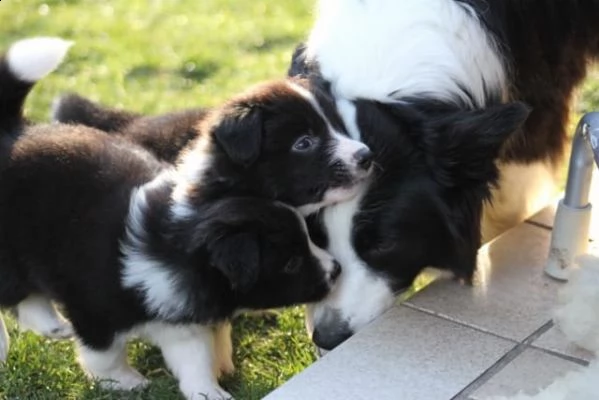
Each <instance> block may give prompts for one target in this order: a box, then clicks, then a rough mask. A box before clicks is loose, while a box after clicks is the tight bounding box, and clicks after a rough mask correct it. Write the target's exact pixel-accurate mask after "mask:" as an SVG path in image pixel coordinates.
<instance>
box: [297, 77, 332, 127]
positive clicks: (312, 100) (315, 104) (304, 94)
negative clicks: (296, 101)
mask: <svg viewBox="0 0 599 400" xmlns="http://www.w3.org/2000/svg"><path fill="white" fill-rule="evenodd" d="M287 84H288V85H289V87H290V88H291V89H293V90H294V91H295V92H296V93H297V94H299V95H300V96H301V97H302V98H303V99H304V100H306V101H307V102H308V103H310V105H311V106H312V108H313V109H314V111H316V113H317V114H318V115H319V116H320V118H322V120H323V121H324V122H325V123H326V124H327V128H328V130H329V132H331V133H333V132H335V130H334V129H333V127H332V126H331V123H330V122H329V120H328V119H327V117H326V115H325V113H324V111H323V110H322V107H320V104H318V100H316V97H314V95H313V94H312V93H310V91H309V90H308V89H306V88H303V87H301V86H300V85H298V84H297V83H295V82H291V81H287Z"/></svg>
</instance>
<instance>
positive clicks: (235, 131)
mask: <svg viewBox="0 0 599 400" xmlns="http://www.w3.org/2000/svg"><path fill="white" fill-rule="evenodd" d="M263 117H264V116H263V111H262V110H261V109H260V108H258V107H250V106H233V107H231V108H230V109H228V110H226V111H225V112H224V113H223V115H222V116H221V119H220V122H219V123H218V125H217V126H216V127H215V128H214V137H215V139H216V141H217V143H218V144H219V145H220V146H222V148H223V150H224V151H225V153H227V155H228V156H229V158H230V159H231V160H232V161H233V162H234V163H235V164H238V165H242V166H244V167H248V166H250V165H251V164H253V163H254V161H256V159H257V158H258V156H259V155H260V147H261V145H262V132H263V129H264V121H263V119H264V118H263Z"/></svg>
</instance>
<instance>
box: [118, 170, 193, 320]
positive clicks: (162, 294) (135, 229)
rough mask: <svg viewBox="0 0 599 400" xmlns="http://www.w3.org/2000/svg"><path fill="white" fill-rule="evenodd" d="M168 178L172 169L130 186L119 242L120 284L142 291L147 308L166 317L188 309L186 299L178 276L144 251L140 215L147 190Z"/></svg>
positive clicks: (143, 231)
mask: <svg viewBox="0 0 599 400" xmlns="http://www.w3.org/2000/svg"><path fill="white" fill-rule="evenodd" d="M171 179H173V175H172V171H167V172H164V173H163V174H161V175H159V176H158V177H156V178H155V179H154V180H153V181H151V182H148V183H147V184H145V185H143V186H141V187H139V188H137V189H134V190H133V192H132V193H131V200H130V203H129V215H128V216H127V221H126V238H125V240H124V241H123V243H121V251H122V253H123V257H122V262H123V271H122V276H121V281H122V284H123V286H124V287H126V288H132V289H137V290H139V291H140V292H141V293H143V296H144V304H145V306H146V308H147V310H148V311H150V312H155V313H156V314H158V315H159V316H161V317H163V318H167V319H169V318H176V317H179V316H181V315H184V314H185V313H186V312H187V310H188V309H189V305H188V299H187V296H186V295H185V293H182V292H181V290H180V282H179V277H178V276H177V275H176V274H173V272H172V271H171V270H170V269H169V268H167V267H166V266H165V265H164V264H163V262H162V261H160V260H157V259H155V258H154V257H152V256H151V255H149V254H148V248H147V243H146V239H147V232H146V228H145V222H144V219H145V214H146V212H147V211H148V200H147V195H146V193H147V191H148V190H152V189H154V188H156V187H157V186H159V185H161V184H164V182H165V181H168V180H171Z"/></svg>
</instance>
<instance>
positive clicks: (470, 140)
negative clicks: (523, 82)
mask: <svg viewBox="0 0 599 400" xmlns="http://www.w3.org/2000/svg"><path fill="white" fill-rule="evenodd" d="M529 114H530V108H529V107H528V106H526V105H525V104H523V103H520V102H514V103H510V104H503V105H497V106H493V107H489V108H486V109H484V110H475V111H465V112H452V113H449V114H448V115H446V116H443V117H440V118H438V119H436V120H433V121H429V122H430V125H429V128H430V129H429V130H428V132H426V133H425V134H424V137H423V138H422V143H423V145H424V148H425V150H426V152H427V157H428V160H429V164H430V165H431V167H432V171H433V173H434V174H435V176H436V178H437V180H438V181H439V182H440V183H442V184H444V185H446V186H448V187H457V186H468V185H473V184H474V185H479V184H481V183H493V182H494V181H496V179H497V174H498V172H497V167H496V165H495V161H496V159H497V158H498V157H499V155H500V152H501V150H502V148H503V146H504V145H505V144H506V143H507V142H508V140H509V139H510V138H511V137H512V136H513V135H514V134H516V133H517V132H518V131H519V130H520V129H521V127H522V125H523V124H524V123H525V122H526V119H527V118H528V115H529Z"/></svg>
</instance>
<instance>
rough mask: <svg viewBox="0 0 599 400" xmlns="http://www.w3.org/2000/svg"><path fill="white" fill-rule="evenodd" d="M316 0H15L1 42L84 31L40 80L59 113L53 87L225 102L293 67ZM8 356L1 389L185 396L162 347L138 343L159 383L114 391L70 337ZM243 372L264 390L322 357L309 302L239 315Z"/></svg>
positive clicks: (155, 100) (241, 382) (141, 361)
mask: <svg viewBox="0 0 599 400" xmlns="http://www.w3.org/2000/svg"><path fill="white" fill-rule="evenodd" d="M312 7H313V1H312V0H278V1H269V0H247V1H245V0H243V1H242V0H113V1H106V0H104V1H97V0H46V1H41V0H3V1H0V32H1V35H0V48H2V49H4V48H6V46H7V45H8V44H9V43H11V42H12V41H14V40H17V39H21V38H24V37H29V36H34V35H50V36H61V37H64V38H68V39H71V40H74V41H75V46H74V47H73V48H72V50H71V52H70V53H69V56H68V57H67V59H66V62H65V63H64V64H63V65H62V66H61V67H60V68H59V70H58V71H56V72H55V73H53V74H52V75H50V76H48V77H47V78H46V79H44V80H43V81H42V82H40V83H39V85H38V86H37V87H36V88H35V90H34V92H33V93H32V95H31V96H30V97H29V100H28V102H27V108H26V112H27V114H28V116H29V117H30V118H32V119H33V120H35V121H45V120H47V118H48V114H49V110H50V104H51V101H52V98H53V97H54V96H56V95H57V94H60V93H62V92H65V91H77V92H79V93H82V94H84V95H86V96H89V97H91V98H93V99H95V100H99V101H102V102H105V103H107V104H110V105H115V106H122V107H127V108H130V109H133V110H137V111H142V112H147V113H157V112H162V111H169V110H173V109H177V108H183V107H192V106H210V105H215V104H218V103H219V102H221V101H223V100H224V99H226V98H227V97H229V96H230V95H232V94H234V93H236V92H238V91H240V90H243V89H245V88H247V87H248V86H249V85H252V84H254V83H257V82H259V81H261V80H264V79H271V78H277V77H282V76H284V74H285V72H286V69H287V64H288V61H289V58H290V55H291V51H292V49H293V47H294V45H295V44H296V43H297V42H298V41H299V40H301V39H302V38H303V37H304V35H305V34H306V33H307V31H308V28H309V26H310V23H311V20H312ZM9 326H10V334H11V339H12V347H11V351H10V355H9V360H8V362H7V364H6V365H5V366H3V367H2V366H0V399H27V400H34V399H43V400H53V399H56V400H58V399H61V400H62V399H69V400H70V399H73V400H74V399H106V400H108V399H110V400H112V399H160V400H169V399H180V398H181V397H180V395H179V393H178V390H177V385H176V382H175V380H174V379H173V378H172V376H171V375H170V373H169V372H168V371H167V370H166V369H165V366H164V364H163V361H162V358H161V356H160V353H159V351H158V350H157V349H156V348H154V347H152V346H149V345H148V344H145V343H143V342H134V343H133V345H132V346H131V348H130V358H131V361H132V363H133V365H134V366H135V367H136V368H138V369H139V370H140V371H141V372H142V373H144V374H145V375H146V376H147V377H149V378H151V381H152V384H151V386H150V387H149V388H148V389H147V390H145V391H143V392H141V393H135V394H123V393H120V394H119V393H113V392H105V391H101V390H99V389H98V388H97V387H96V385H94V384H93V383H90V382H89V381H87V380H86V379H85V377H84V376H83V374H82V372H81V370H80V369H79V367H78V366H77V364H76V363H75V356H74V353H73V346H72V345H71V343H70V342H53V341H49V340H44V339H42V338H40V337H38V336H36V335H33V334H31V333H25V334H19V333H18V332H17V330H16V327H15V325H14V323H13V322H12V321H9ZM234 339H235V361H236V366H237V373H236V375H235V376H233V377H231V378H228V379H226V380H225V381H224V382H223V385H224V386H225V387H226V388H227V389H228V390H229V391H230V392H231V393H232V394H234V395H235V396H236V397H237V398H238V399H239V400H244V399H259V398H262V397H263V396H264V395H265V394H266V393H268V392H269V391H271V390H272V389H274V388H275V387H277V386H279V385H281V384H282V383H283V382H285V381H286V380H288V379H289V378H290V377H291V376H293V375H294V374H296V373H298V372H299V371H301V370H302V369H303V368H305V367H306V366H307V365H309V364H310V363H311V362H313V361H314V359H315V353H314V349H313V347H312V345H311V344H310V341H309V339H308V337H307V336H306V333H305V329H304V323H303V311H302V310H301V309H299V308H295V309H292V310H287V311H283V312H276V313H271V314H269V315H268V316H266V317H264V316H248V317H242V318H239V319H237V320H236V321H235V323H234Z"/></svg>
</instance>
